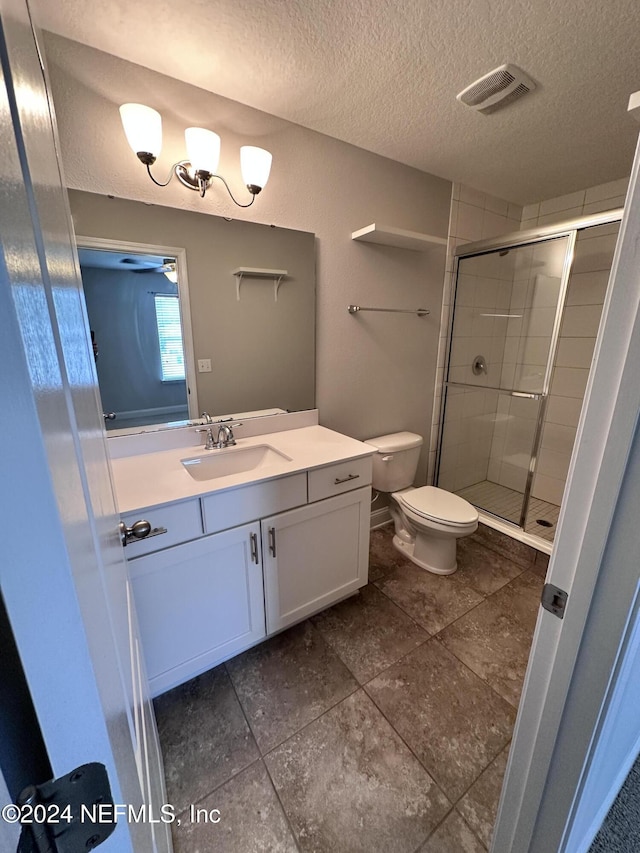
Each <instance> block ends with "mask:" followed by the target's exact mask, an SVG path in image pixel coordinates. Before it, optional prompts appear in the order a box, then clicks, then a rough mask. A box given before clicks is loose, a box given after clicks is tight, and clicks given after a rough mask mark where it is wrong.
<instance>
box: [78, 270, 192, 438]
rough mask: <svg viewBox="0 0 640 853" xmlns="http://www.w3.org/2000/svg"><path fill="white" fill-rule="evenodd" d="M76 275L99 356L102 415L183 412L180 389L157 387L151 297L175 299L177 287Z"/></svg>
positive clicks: (150, 278)
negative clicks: (165, 295) (166, 409)
mask: <svg viewBox="0 0 640 853" xmlns="http://www.w3.org/2000/svg"><path fill="white" fill-rule="evenodd" d="M81 272H82V287H83V289H84V294H85V300H86V303H87V313H88V315H89V326H90V327H91V329H92V330H93V332H94V333H95V336H96V343H97V344H98V350H99V355H98V360H97V362H96V368H97V371H98V382H99V384H100V396H101V398H102V405H103V407H104V411H105V412H117V413H122V412H130V411H136V410H138V409H157V408H163V407H167V406H180V405H182V406H184V407H185V409H186V406H187V394H186V385H185V383H183V382H170V383H163V382H162V371H161V365H160V349H159V345H158V331H157V326H156V314H155V307H154V297H153V293H154V292H157V293H176V290H177V288H176V286H175V285H174V284H171V282H170V281H169V280H168V279H167V278H166V277H165V276H164V275H162V274H157V275H140V274H138V273H134V272H130V271H128V270H112V269H95V268H94V267H85V266H82V267H81ZM178 417H179V415H175V417H174V418H171V419H172V420H175V419H177V418H178ZM185 417H186V415H185ZM113 426H114V427H116V428H117V427H118V426H119V424H118V422H117V421H114V422H113Z"/></svg>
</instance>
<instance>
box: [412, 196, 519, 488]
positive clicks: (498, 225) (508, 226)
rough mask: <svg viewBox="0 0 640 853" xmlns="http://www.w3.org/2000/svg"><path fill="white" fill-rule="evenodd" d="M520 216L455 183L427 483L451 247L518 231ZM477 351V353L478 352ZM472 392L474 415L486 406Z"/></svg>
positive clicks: (437, 407) (445, 325)
mask: <svg viewBox="0 0 640 853" xmlns="http://www.w3.org/2000/svg"><path fill="white" fill-rule="evenodd" d="M521 216H522V208H521V207H520V206H519V205H516V204H511V203H509V202H507V201H505V200H504V199H500V198H496V197H495V196H490V195H487V194H486V193H483V192H479V191H478V190H475V189H473V188H472V187H467V186H465V185H464V184H459V183H455V184H454V185H453V193H452V201H451V217H450V221H449V245H448V249H447V263H446V273H445V286H444V295H443V301H442V315H441V322H440V343H439V348H438V370H437V371H436V384H435V389H434V394H435V401H434V407H433V424H432V428H431V445H430V451H431V452H430V453H429V473H428V480H427V481H428V482H429V483H432V482H433V474H434V469H435V458H436V447H437V440H438V428H439V423H440V403H441V395H442V382H443V378H444V366H445V362H446V344H447V330H448V328H449V310H450V305H451V294H452V287H453V281H452V271H453V265H454V263H453V252H454V250H455V247H456V246H458V245H460V244H461V243H468V242H472V241H474V240H483V239H485V238H489V237H496V236H498V235H500V234H508V233H510V232H512V231H517V230H518V229H519V228H520V220H521ZM487 290H489V288H487ZM481 291H482V287H480V288H479V289H478V292H477V295H478V298H480V295H481ZM475 297H476V293H475V292H474V295H473V297H470V298H474V299H475ZM467 307H469V306H467ZM478 352H480V350H479V351H478ZM476 354H477V353H475V352H474V353H473V355H476ZM465 357H466V353H465ZM457 358H462V355H461V354H460V355H459V356H457ZM475 393H476V392H471V395H470V396H471V399H470V401H469V402H468V405H469V406H470V407H471V411H473V412H476V411H477V410H479V409H480V408H482V409H484V407H485V403H486V405H488V404H489V403H488V401H487V400H486V395H484V392H482V394H481V395H479V396H477V397H474V396H473V395H474V394H475ZM483 395H484V396H483ZM481 398H482V400H483V402H482V404H481V403H480V402H479V401H480V399H481ZM487 463H488V454H487Z"/></svg>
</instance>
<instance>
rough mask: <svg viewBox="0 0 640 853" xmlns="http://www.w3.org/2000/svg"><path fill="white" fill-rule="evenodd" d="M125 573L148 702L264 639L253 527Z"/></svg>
mask: <svg viewBox="0 0 640 853" xmlns="http://www.w3.org/2000/svg"><path fill="white" fill-rule="evenodd" d="M129 571H130V576H131V585H132V588H133V594H134V598H135V603H136V609H137V611H138V621H139V623H140V635H141V637H142V646H143V650H144V656H145V660H146V664H147V674H148V676H149V684H150V687H151V693H152V695H153V696H157V695H158V694H159V693H162V692H163V691H165V690H168V689H169V688H170V687H174V686H175V685H176V684H180V683H182V682H183V681H187V680H188V679H189V678H192V677H193V676H194V675H197V674H198V673H201V672H204V671H205V670H207V669H210V668H211V667H212V666H215V665H216V664H217V663H219V662H220V661H222V660H226V659H227V658H229V657H231V656H232V655H233V654H235V653H236V652H238V651H241V650H242V649H246V648H248V647H249V646H251V645H253V644H254V643H256V642H258V641H259V640H261V639H263V637H264V636H265V620H264V597H263V585H262V564H261V561H260V525H259V523H258V522H254V523H253V524H246V525H243V526H242V527H234V528H233V529H231V530H225V531H224V532H222V533H216V534H214V535H213V536H203V537H201V538H200V539H195V540H194V541H192V542H187V543H185V544H183V545H176V546H175V547H173V548H167V549H165V550H162V551H157V552H155V553H152V554H147V555H146V556H143V557H139V558H137V559H134V560H131V561H130V563H129Z"/></svg>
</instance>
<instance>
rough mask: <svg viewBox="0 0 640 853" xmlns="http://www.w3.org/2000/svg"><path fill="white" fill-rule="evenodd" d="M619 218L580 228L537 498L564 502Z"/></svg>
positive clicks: (547, 416) (535, 486)
mask: <svg viewBox="0 0 640 853" xmlns="http://www.w3.org/2000/svg"><path fill="white" fill-rule="evenodd" d="M618 227H619V226H618V223H612V224H610V225H600V226H597V227H595V228H587V229H585V230H584V231H580V232H579V233H578V239H577V242H576V250H575V257H574V262H573V267H572V272H571V276H570V278H569V284H568V289H567V298H566V303H565V304H566V308H565V312H564V316H563V321H562V326H561V327H560V338H559V341H558V351H557V357H556V362H555V365H554V370H553V374H552V378H551V389H550V394H549V400H548V403H547V410H546V414H545V420H544V427H543V433H542V443H541V446H540V453H539V456H538V463H537V466H536V474H535V477H534V481H533V488H532V495H533V497H535V498H540V499H541V500H544V501H548V502H549V503H553V504H558V505H559V504H560V502H561V500H562V493H563V491H564V486H565V481H566V477H567V473H568V471H569V461H570V459H571V453H572V451H573V444H574V441H575V437H576V429H577V426H578V419H579V417H580V410H581V408H582V400H583V398H584V392H585V388H586V386H587V380H588V378H589V370H590V367H591V361H592V358H593V350H594V346H595V341H596V334H597V332H598V326H599V323H600V317H601V315H602V307H603V303H604V297H605V293H606V289H607V284H608V281H609V273H610V270H611V263H612V261H613V252H614V249H615V244H616V239H617V234H618Z"/></svg>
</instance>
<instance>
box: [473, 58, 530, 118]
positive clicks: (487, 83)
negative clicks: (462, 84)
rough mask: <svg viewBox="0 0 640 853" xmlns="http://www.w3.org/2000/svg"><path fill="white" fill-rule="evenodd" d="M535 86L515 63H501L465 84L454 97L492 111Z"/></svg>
mask: <svg viewBox="0 0 640 853" xmlns="http://www.w3.org/2000/svg"><path fill="white" fill-rule="evenodd" d="M535 88H536V84H535V83H534V82H533V80H532V79H531V78H530V77H527V75H526V74H525V73H524V71H522V70H521V69H520V68H518V67H517V66H516V65H501V66H500V67H499V68H494V69H493V71H490V72H489V73H488V74H485V75H484V77H481V78H480V79H479V80H476V81H475V83H472V84H471V85H470V86H467V88H466V89H463V90H462V92H460V94H459V95H456V98H457V100H459V101H460V102H461V103H463V104H466V106H468V107H471V108H472V109H474V110H480V111H481V112H484V113H492V112H494V111H495V110H497V109H499V108H501V107H505V106H506V105H507V104H509V103H511V102H512V101H516V100H517V99H518V98H521V97H522V96H523V95H526V94H527V92H532V91H533V90H534V89H535Z"/></svg>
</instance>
